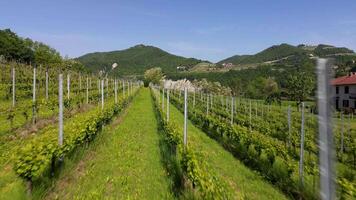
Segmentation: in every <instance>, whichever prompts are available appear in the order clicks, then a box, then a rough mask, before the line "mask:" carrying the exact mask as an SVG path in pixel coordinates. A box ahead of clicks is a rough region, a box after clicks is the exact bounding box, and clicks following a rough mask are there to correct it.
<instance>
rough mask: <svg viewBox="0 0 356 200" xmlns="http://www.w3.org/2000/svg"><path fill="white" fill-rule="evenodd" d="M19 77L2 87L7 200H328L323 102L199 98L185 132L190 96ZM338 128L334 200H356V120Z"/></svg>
mask: <svg viewBox="0 0 356 200" xmlns="http://www.w3.org/2000/svg"><path fill="white" fill-rule="evenodd" d="M12 67H13V66H12V65H11V64H10V65H6V66H4V67H3V72H4V73H2V74H1V76H0V80H1V84H0V94H1V97H0V101H1V107H0V111H1V114H2V115H1V117H0V122H1V125H0V138H1V143H0V153H1V157H0V166H1V168H2V169H3V170H2V171H1V172H0V199H319V195H318V191H319V187H320V184H319V178H320V176H319V168H318V152H319V148H318V145H317V141H318V136H317V134H318V126H317V123H318V119H317V114H316V113H315V110H312V109H310V108H312V107H313V104H314V103H313V102H308V103H306V104H305V105H306V107H305V108H304V110H303V112H302V108H301V107H299V108H297V107H296V106H295V104H294V102H284V103H283V104H282V105H281V106H276V105H266V104H264V102H263V101H261V100H252V99H244V98H232V97H228V96H221V95H218V94H214V95H213V94H205V93H200V92H197V93H195V92H189V93H187V107H188V110H187V111H188V112H187V113H186V114H187V118H188V119H187V121H185V117H184V94H182V91H181V90H173V89H171V90H170V96H169V99H170V100H169V101H168V94H167V91H168V90H167V89H164V90H162V88H161V87H159V86H154V85H151V87H150V88H143V87H142V82H140V81H135V80H123V79H121V80H117V79H114V78H111V77H106V76H92V75H91V74H84V73H83V74H82V73H79V72H74V71H70V70H64V71H57V70H55V69H45V68H37V69H36V72H34V69H33V68H32V67H31V66H17V67H16V68H15V71H16V73H15V75H16V76H13V74H14V73H13V71H14V68H12ZM46 72H47V73H46ZM34 74H35V75H34ZM46 74H47V75H46ZM59 74H63V76H59ZM34 76H35V77H36V79H35V80H36V81H35V83H34V82H33V77H34ZM12 77H15V79H12ZM61 77H62V78H63V79H61ZM14 80H15V81H14ZM60 80H62V86H63V87H62V89H63V91H62V93H61V92H60V91H61V90H59V89H58V88H60V84H59V83H60ZM34 84H35V87H33V86H34ZM13 86H15V88H16V89H15V90H14V87H13ZM14 91H15V93H14ZM13 94H15V95H13ZM34 94H36V95H34ZM14 97H15V98H14ZM62 101H63V110H61V108H60V106H59V105H61V103H60V102H62ZM289 105H292V106H290V107H289ZM61 111H63V117H61V114H60V113H62V112H61ZM288 113H289V114H288ZM288 115H289V117H288ZM302 116H304V117H302ZM333 119H334V121H335V123H334V128H333V130H334V138H333V139H334V141H335V150H336V152H337V153H336V159H335V172H336V178H335V182H336V186H337V190H336V191H337V193H336V195H337V197H338V198H340V199H352V198H355V195H356V193H355V191H356V184H355V180H356V179H355V178H356V177H355V176H356V172H355V165H356V155H355V154H356V152H355V150H356V148H355V138H356V133H355V131H354V130H355V128H356V119H353V115H342V114H341V113H336V112H335V113H334V115H333ZM61 120H63V135H62V134H61V133H62V132H61V130H62V127H61ZM185 123H186V129H185V128H184V127H185V126H184V124H185ZM302 123H303V125H301V124H302ZM302 127H303V128H302ZM185 130H186V134H184V133H185ZM301 130H303V131H304V133H305V134H304V139H303V141H304V142H302V140H301V136H302V135H301V132H302V131H301ZM62 137H63V139H62ZM301 152H303V154H301ZM301 164H303V165H302V166H301ZM301 170H302V171H301Z"/></svg>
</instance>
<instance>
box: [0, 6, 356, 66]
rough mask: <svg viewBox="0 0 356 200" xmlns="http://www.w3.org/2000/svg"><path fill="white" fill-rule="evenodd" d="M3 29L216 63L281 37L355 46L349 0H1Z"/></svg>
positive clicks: (64, 49) (57, 41) (80, 50)
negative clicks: (139, 46) (147, 48)
mask: <svg viewBox="0 0 356 200" xmlns="http://www.w3.org/2000/svg"><path fill="white" fill-rule="evenodd" d="M5 28H10V29H11V30H12V31H14V32H16V33H17V34H18V35H19V36H21V37H29V38H31V39H33V40H37V41H41V42H44V43H46V44H48V45H50V46H51V47H53V48H55V49H57V50H58V51H59V52H60V53H61V55H62V56H69V57H71V58H74V57H78V56H81V55H83V54H86V53H90V52H98V51H112V50H121V49H126V48H129V47H131V46H134V45H137V44H145V45H153V46H156V47H159V48H161V49H163V50H165V51H168V52H170V53H173V54H177V55H181V56H185V57H195V58H199V59H203V60H209V61H212V62H217V61H219V60H222V59H224V58H227V57H230V56H232V55H236V54H239V55H241V54H254V53H257V52H259V51H261V50H263V49H265V48H267V47H269V46H271V45H276V44H281V43H289V44H293V45H298V44H301V43H303V44H311V45H313V44H319V43H323V44H332V45H335V46H345V47H348V48H351V49H353V50H356V1H355V0H338V1H336V0H248V1H247V0H245V1H240V0H215V1H210V0H205V1H203V0H201V1H196V0H146V1H143V0H127V1H123V0H101V1H99V0H97V1H94V0H56V1H52V0H1V1H0V29H5Z"/></svg>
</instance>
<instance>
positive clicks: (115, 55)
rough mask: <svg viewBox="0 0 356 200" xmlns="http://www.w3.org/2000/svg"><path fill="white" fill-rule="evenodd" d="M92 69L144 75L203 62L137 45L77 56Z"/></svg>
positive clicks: (120, 73) (174, 69) (171, 70)
mask: <svg viewBox="0 0 356 200" xmlns="http://www.w3.org/2000/svg"><path fill="white" fill-rule="evenodd" d="M77 60H78V61H80V62H81V63H83V64H84V65H86V66H87V67H88V68H89V69H90V70H92V71H99V70H102V69H105V70H106V71H109V70H111V69H112V64H113V63H117V64H118V66H117V67H116V68H115V69H114V70H113V73H114V74H118V75H142V74H143V73H144V72H145V71H146V70H147V69H149V68H152V67H160V68H162V70H163V72H175V71H176V70H177V67H178V66H185V67H188V68H189V67H192V66H195V65H196V64H198V63H200V62H202V61H201V60H198V59H194V58H184V57H181V56H176V55H173V54H170V53H168V52H166V51H163V50H161V49H159V48H157V47H153V46H146V45H137V46H134V47H131V48H128V49H125V50H120V51H111V52H96V53H89V54H86V55H84V56H81V57H79V58H77Z"/></svg>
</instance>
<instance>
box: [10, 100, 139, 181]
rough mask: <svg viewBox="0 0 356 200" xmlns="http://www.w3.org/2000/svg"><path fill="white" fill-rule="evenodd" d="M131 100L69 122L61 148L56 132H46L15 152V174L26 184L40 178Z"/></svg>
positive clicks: (55, 130) (80, 116)
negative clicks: (54, 162)
mask: <svg viewBox="0 0 356 200" xmlns="http://www.w3.org/2000/svg"><path fill="white" fill-rule="evenodd" d="M131 98H132V97H131V96H130V97H126V98H125V99H120V101H119V102H120V103H119V104H114V103H110V104H109V106H108V107H107V108H106V109H105V110H103V111H102V110H101V109H100V108H99V107H98V108H96V109H94V110H92V111H90V112H89V113H86V114H85V115H79V116H77V117H75V118H74V119H72V120H71V121H70V122H69V123H68V124H67V125H66V126H65V127H64V133H65V137H64V141H63V145H62V146H59V145H58V141H57V134H58V129H57V128H52V129H49V130H47V132H46V133H43V134H42V135H41V136H38V137H36V138H35V139H34V140H32V141H31V142H30V143H29V144H28V145H26V146H25V147H24V148H23V149H21V150H20V151H19V152H18V156H17V157H18V158H17V161H16V163H15V171H16V173H17V174H18V175H19V176H20V177H22V178H24V179H26V180H34V179H37V178H39V177H40V176H42V175H43V174H44V172H45V171H46V170H47V169H48V168H49V167H50V163H51V162H52V161H53V160H55V159H58V158H61V157H64V156H66V155H67V154H68V153H70V152H71V151H73V150H74V149H75V148H76V147H77V146H78V145H81V144H83V143H84V142H88V141H90V140H92V139H93V138H94V136H95V134H97V133H98V131H99V130H100V129H101V127H102V125H104V124H107V123H108V122H109V121H110V120H111V118H112V117H113V116H115V115H116V114H118V113H119V112H120V111H121V110H122V108H123V107H125V106H126V105H127V103H128V101H130V100H131Z"/></svg>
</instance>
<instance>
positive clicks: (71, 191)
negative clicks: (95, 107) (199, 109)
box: [47, 89, 173, 199]
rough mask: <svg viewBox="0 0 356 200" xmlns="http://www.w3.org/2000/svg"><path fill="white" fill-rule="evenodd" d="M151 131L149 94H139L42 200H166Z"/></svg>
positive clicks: (155, 139) (165, 186)
mask: <svg viewBox="0 0 356 200" xmlns="http://www.w3.org/2000/svg"><path fill="white" fill-rule="evenodd" d="M119 120H120V119H119ZM116 121H117V120H116ZM114 124H115V122H114ZM157 129H158V127H157V121H156V118H155V113H154V112H153V102H152V99H151V97H150V93H149V90H148V89H143V90H141V91H140V93H139V94H138V96H137V97H136V98H135V99H134V100H133V103H132V105H131V107H130V108H129V109H128V112H127V114H126V115H125V116H124V117H123V119H122V121H121V122H120V124H119V125H118V126H117V128H112V129H107V130H106V131H104V132H103V134H101V138H100V139H99V141H96V145H95V148H93V150H92V151H91V152H90V153H88V154H87V156H85V157H84V158H83V159H82V161H81V162H80V163H79V164H78V166H77V167H76V169H75V170H73V171H72V172H68V173H66V175H65V176H63V177H62V178H61V179H59V181H58V182H57V184H56V185H55V187H54V189H53V190H52V191H51V192H50V193H49V194H48V196H47V198H48V199H52V198H57V197H58V198H59V199H172V198H173V194H172V192H171V185H172V184H173V183H172V181H171V180H170V179H169V178H168V176H167V172H166V170H165V168H164V167H163V165H162V160H161V153H160V147H159V140H160V136H159V134H158V133H157Z"/></svg>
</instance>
